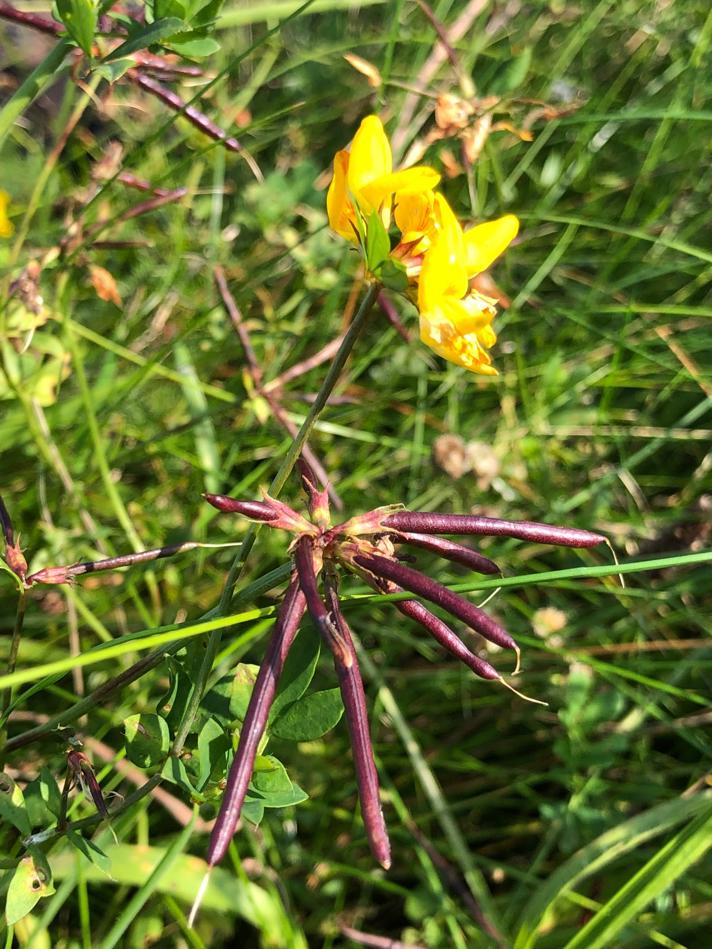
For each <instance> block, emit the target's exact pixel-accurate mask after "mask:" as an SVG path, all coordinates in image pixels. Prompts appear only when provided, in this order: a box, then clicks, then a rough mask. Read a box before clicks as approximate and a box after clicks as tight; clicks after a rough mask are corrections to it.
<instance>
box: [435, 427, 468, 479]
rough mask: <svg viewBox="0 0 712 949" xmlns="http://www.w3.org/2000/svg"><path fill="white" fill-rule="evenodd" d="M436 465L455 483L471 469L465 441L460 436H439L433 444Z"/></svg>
mask: <svg viewBox="0 0 712 949" xmlns="http://www.w3.org/2000/svg"><path fill="white" fill-rule="evenodd" d="M433 458H434V460H435V464H436V465H437V466H438V467H439V468H442V470H443V471H444V472H445V474H448V475H450V477H451V478H453V479H454V480H455V481H457V480H458V479H459V478H461V477H462V476H463V475H464V474H465V472H466V471H467V470H468V469H469V467H470V462H469V459H468V457H467V450H466V446H465V441H464V439H463V438H461V437H460V436H459V435H450V434H448V435H438V437H437V438H436V439H435V441H434V442H433Z"/></svg>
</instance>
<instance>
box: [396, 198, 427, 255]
mask: <svg viewBox="0 0 712 949" xmlns="http://www.w3.org/2000/svg"><path fill="white" fill-rule="evenodd" d="M395 219H396V226H397V228H398V230H399V231H400V232H401V242H402V243H403V244H409V243H412V242H413V241H417V240H420V239H422V238H424V237H429V238H432V237H433V236H434V234H435V198H434V195H433V192H432V191H421V192H416V193H414V194H408V193H404V194H398V195H396V209H395Z"/></svg>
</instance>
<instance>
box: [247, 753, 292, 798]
mask: <svg viewBox="0 0 712 949" xmlns="http://www.w3.org/2000/svg"><path fill="white" fill-rule="evenodd" d="M250 783H251V785H252V788H253V790H255V791H259V792H260V793H262V794H271V793H273V792H274V791H288V790H289V789H290V788H291V787H292V782H291V780H290V777H289V775H288V774H287V769H286V768H285V767H284V765H283V764H282V762H281V761H280V760H279V758H275V757H274V755H258V756H257V757H256V758H255V770H254V773H253V775H252V781H251V782H250Z"/></svg>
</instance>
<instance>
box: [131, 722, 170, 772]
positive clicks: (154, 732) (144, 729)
mask: <svg viewBox="0 0 712 949" xmlns="http://www.w3.org/2000/svg"><path fill="white" fill-rule="evenodd" d="M124 734H125V736H126V755H127V757H128V759H129V761H132V762H133V763H134V764H136V765H138V766H139V768H152V767H154V766H155V765H158V764H161V762H162V761H163V760H164V759H165V757H166V755H167V754H168V749H169V748H170V745H171V735H170V731H169V728H168V723H167V722H166V720H165V718H161V716H160V715H155V714H154V713H153V712H141V713H140V714H138V715H130V716H129V717H128V718H127V719H126V720H125V721H124Z"/></svg>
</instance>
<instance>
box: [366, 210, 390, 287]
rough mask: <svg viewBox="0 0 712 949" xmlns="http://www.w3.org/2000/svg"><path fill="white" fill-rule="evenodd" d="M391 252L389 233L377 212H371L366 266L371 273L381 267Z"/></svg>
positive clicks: (367, 233)
mask: <svg viewBox="0 0 712 949" xmlns="http://www.w3.org/2000/svg"><path fill="white" fill-rule="evenodd" d="M390 252H391V241H390V238H389V237H388V231H387V230H386V228H385V227H384V224H383V221H382V220H381V217H380V215H379V213H378V212H377V211H371V216H370V217H369V219H368V226H367V228H366V265H367V267H368V269H369V270H370V271H371V273H376V271H377V270H378V269H379V267H381V265H382V264H383V263H384V261H385V260H386V259H387V257H388V255H389V254H390Z"/></svg>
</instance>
